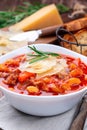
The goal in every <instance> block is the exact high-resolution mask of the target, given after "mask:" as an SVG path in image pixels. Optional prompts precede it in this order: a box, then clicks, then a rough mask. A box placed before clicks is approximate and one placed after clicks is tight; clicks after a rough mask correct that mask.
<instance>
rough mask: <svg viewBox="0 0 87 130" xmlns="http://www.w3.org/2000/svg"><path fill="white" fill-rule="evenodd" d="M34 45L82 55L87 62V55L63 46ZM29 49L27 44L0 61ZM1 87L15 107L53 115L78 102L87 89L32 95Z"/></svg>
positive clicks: (71, 54)
mask: <svg viewBox="0 0 87 130" xmlns="http://www.w3.org/2000/svg"><path fill="white" fill-rule="evenodd" d="M34 46H36V48H37V49H39V50H44V51H51V52H57V53H62V54H68V55H70V56H73V57H80V58H81V59H82V61H83V62H84V63H86V64H87V57H85V56H83V55H80V54H78V53H75V52H73V51H70V50H68V49H65V48H63V47H59V46H56V45H49V44H35V45H34ZM29 51H30V49H29V48H28V47H27V46H25V47H22V48H20V49H17V50H15V51H12V52H10V53H8V54H6V55H4V56H1V57H0V63H3V62H4V61H5V60H7V59H9V58H12V57H14V56H16V55H19V54H23V53H27V52H29ZM0 89H1V90H2V91H3V93H4V95H5V96H6V98H7V99H8V101H9V103H10V104H11V105H12V106H13V107H15V108H16V109H18V110H20V111H22V112H25V113H27V114H31V115H37V116H52V115H56V114H60V113H63V112H65V111H67V110H69V109H71V108H72V107H73V106H74V105H75V104H77V103H78V102H79V101H80V100H81V99H82V97H83V95H84V94H85V93H86V91H87V87H85V88H83V89H82V90H80V91H77V92H73V93H70V94H66V95H58V96H32V95H23V94H18V93H15V92H12V91H10V90H8V89H6V88H4V87H3V86H0Z"/></svg>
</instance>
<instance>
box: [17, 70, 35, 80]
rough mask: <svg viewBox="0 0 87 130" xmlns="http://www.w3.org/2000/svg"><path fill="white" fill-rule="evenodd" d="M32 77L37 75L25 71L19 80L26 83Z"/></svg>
mask: <svg viewBox="0 0 87 130" xmlns="http://www.w3.org/2000/svg"><path fill="white" fill-rule="evenodd" d="M30 77H35V73H31V72H27V71H24V72H21V73H20V74H19V77H18V80H19V82H24V81H26V80H27V79H28V78H30Z"/></svg>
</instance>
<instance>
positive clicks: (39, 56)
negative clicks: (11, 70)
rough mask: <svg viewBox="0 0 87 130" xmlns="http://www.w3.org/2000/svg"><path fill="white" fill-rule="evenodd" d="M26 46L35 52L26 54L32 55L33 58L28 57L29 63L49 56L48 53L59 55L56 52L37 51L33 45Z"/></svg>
mask: <svg viewBox="0 0 87 130" xmlns="http://www.w3.org/2000/svg"><path fill="white" fill-rule="evenodd" d="M28 47H29V48H30V49H31V50H33V51H34V52H35V53H36V54H28V56H31V57H34V58H32V59H30V62H29V63H30V64H31V63H34V62H37V61H40V60H43V59H46V58H48V57H49V55H51V56H59V54H57V53H53V52H44V51H39V50H37V49H36V47H35V46H33V47H31V46H28Z"/></svg>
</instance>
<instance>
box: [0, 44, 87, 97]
mask: <svg viewBox="0 0 87 130" xmlns="http://www.w3.org/2000/svg"><path fill="white" fill-rule="evenodd" d="M33 45H34V46H51V47H52V46H55V47H58V48H62V49H63V50H65V51H68V52H72V53H73V54H76V55H78V57H80V56H82V57H84V58H86V56H84V55H82V54H79V53H77V52H74V51H72V50H69V49H67V48H64V47H61V46H58V45H53V44H44V43H38V44H31V45H30V46H33ZM26 47H27V45H26V46H23V47H21V48H18V49H16V50H13V51H11V52H9V53H7V54H5V55H3V56H0V59H1V58H3V57H5V56H9V55H12V54H14V52H18V51H19V50H22V49H23V48H25V49H26ZM25 54H26V53H25ZM61 54H63V53H61ZM19 55H20V54H19ZM11 57H12V58H13V57H14V56H11ZM73 57H74V56H73ZM2 63H3V62H2ZM85 64H86V63H85ZM0 89H1V91H2V92H3V93H4V91H5V92H6V93H10V94H14V95H17V96H22V97H28V98H30V97H31V98H57V97H59V98H61V97H68V96H73V95H76V94H79V93H81V92H83V91H85V90H86V89H87V86H85V87H83V88H82V89H80V90H77V91H74V92H70V93H67V94H63V95H62V94H60V95H48V96H47V95H40V96H39V95H26V94H20V93H17V92H14V91H11V90H9V89H7V88H5V87H3V86H0Z"/></svg>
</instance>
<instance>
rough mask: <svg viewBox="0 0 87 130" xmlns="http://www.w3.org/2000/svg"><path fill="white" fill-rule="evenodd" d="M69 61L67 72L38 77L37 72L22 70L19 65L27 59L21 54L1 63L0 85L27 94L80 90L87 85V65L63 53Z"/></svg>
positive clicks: (48, 93) (61, 92)
mask: <svg viewBox="0 0 87 130" xmlns="http://www.w3.org/2000/svg"><path fill="white" fill-rule="evenodd" d="M61 57H62V58H64V59H65V60H66V61H67V64H68V68H67V69H66V74H64V75H60V74H54V75H51V76H45V77H42V78H40V79H36V74H35V73H29V72H28V73H27V72H21V71H20V70H19V69H18V67H19V66H20V64H22V63H23V62H25V61H26V55H25V54H24V55H20V56H17V57H14V58H13V59H9V60H8V61H6V62H5V63H3V64H0V85H1V86H3V87H5V88H6V89H10V90H11V91H14V92H17V93H20V94H26V95H38V96H39V95H44V96H45V95H46V96H49V95H58V94H59V95H60V94H66V93H71V92H75V91H78V90H80V89H82V88H84V87H86V86H87V65H86V64H84V63H83V62H82V61H81V60H80V58H73V57H70V56H67V55H61Z"/></svg>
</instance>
